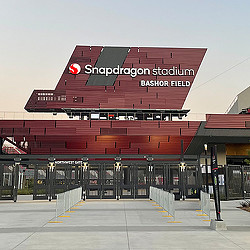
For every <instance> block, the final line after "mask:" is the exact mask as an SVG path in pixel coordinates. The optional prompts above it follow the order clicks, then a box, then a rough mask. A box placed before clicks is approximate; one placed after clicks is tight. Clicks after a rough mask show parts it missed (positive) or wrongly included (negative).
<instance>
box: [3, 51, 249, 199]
mask: <svg viewBox="0 0 250 250" xmlns="http://www.w3.org/2000/svg"><path fill="white" fill-rule="evenodd" d="M205 53H206V49H202V48H152V47H102V46H76V48H75V50H74V51H73V54H72V56H71V57H70V59H69V62H68V64H67V65H66V67H65V70H64V72H63V74H62V76H61V78H60V79H59V81H58V83H57V85H56V88H55V90H34V91H33V93H32V94H31V97H30V98H29V100H28V102H27V104H26V106H25V110H26V111H28V112H42V113H46V112H50V113H53V114H55V115H56V114H59V113H64V114H67V115H68V119H67V120H0V137H1V140H0V142H1V147H0V148H1V152H0V153H1V155H0V164H1V165H0V181H1V186H0V198H1V199H9V198H12V197H13V190H15V188H14V187H16V184H17V183H18V178H17V176H18V174H19V184H20V181H21V179H20V173H21V172H22V171H24V170H25V169H27V170H25V173H29V174H27V176H30V177H29V178H30V179H31V180H32V182H33V180H34V182H33V185H34V188H33V197H34V199H47V198H48V197H51V196H52V198H55V194H56V193H59V192H62V191H65V190H68V189H72V188H75V187H78V186H83V189H84V192H85V195H86V198H98V199H99V198H102V199H104V198H114V199H115V198H147V197H148V195H149V187H150V186H152V185H153V186H156V187H159V188H163V189H165V190H172V191H173V192H174V193H175V194H176V198H177V199H178V198H179V197H180V194H181V193H182V194H184V195H185V196H186V197H187V198H192V197H199V190H200V189H202V187H203V185H204V183H205V175H204V173H205V170H204V169H205V168H204V164H205V159H208V164H209V148H210V146H212V145H217V148H218V162H219V165H220V186H221V187H220V188H221V192H222V195H224V196H223V197H224V198H225V199H230V198H242V197H249V196H250V166H249V165H248V164H249V159H250V156H249V151H250V115H249V112H241V111H242V110H243V109H244V108H245V109H246V110H247V111H249V106H250V105H249V102H248V104H247V101H246V100H250V94H249V91H248V92H247V93H248V94H247V93H245V94H244V95H243V94H242V96H244V102H241V101H240V95H239V98H238V99H237V102H234V104H233V106H232V108H231V112H229V113H230V114H208V115H207V116H206V121H186V120H185V121H184V120H182V119H183V118H184V117H186V116H188V112H189V111H190V110H185V109H183V104H184V102H185V100H186V98H187V95H188V93H189V91H190V88H191V87H192V85H193V84H194V81H195V77H196V75H197V73H198V70H199V67H200V65H201V62H202V60H203V58H204V56H205ZM246 95H248V96H249V98H248V99H247V98H246V97H245V96H246ZM242 103H244V105H246V106H244V107H242V106H240V105H243V104H242ZM247 105H249V106H247ZM239 109H241V110H240V112H239ZM5 142H8V143H11V144H12V145H14V147H15V148H16V149H17V151H15V152H11V151H8V150H5V148H4V143H5ZM204 145H207V148H204ZM13 153H14V154H13ZM181 165H182V168H181V167H180V166H181ZM13 166H14V167H13ZM183 166H184V167H183ZM22 174H23V173H22ZM209 182H211V178H210V177H209Z"/></svg>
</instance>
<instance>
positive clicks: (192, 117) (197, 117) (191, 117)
mask: <svg viewBox="0 0 250 250" xmlns="http://www.w3.org/2000/svg"><path fill="white" fill-rule="evenodd" d="M55 114H56V115H54V114H53V113H40V112H39V113H29V112H11V111H0V120H69V117H68V115H67V114H66V113H56V112H55ZM74 119H79V118H78V117H74ZM98 119H100V118H98ZM123 120H124V119H123ZM175 120H176V121H180V120H179V118H177V117H173V121H175ZM182 120H183V121H205V120H206V115H205V114H202V113H188V115H187V116H186V117H183V118H182Z"/></svg>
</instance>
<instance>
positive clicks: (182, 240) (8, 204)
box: [0, 196, 250, 250]
mask: <svg viewBox="0 0 250 250" xmlns="http://www.w3.org/2000/svg"><path fill="white" fill-rule="evenodd" d="M239 204H240V201H238V200H237V201H224V202H222V219H223V220H224V221H225V223H226V225H227V227H228V230H227V231H214V230H211V229H210V227H209V225H210V222H209V221H204V220H208V218H207V217H204V216H198V215H199V214H201V212H199V211H196V210H199V209H200V202H199V201H198V200H186V201H176V202H175V207H176V218H175V221H178V223H168V222H171V221H173V218H170V217H163V216H166V214H167V213H164V212H159V211H161V209H159V207H157V206H155V203H152V202H150V201H149V200H119V201H116V200H87V201H86V202H84V203H79V204H78V206H77V207H76V209H74V210H73V209H72V211H74V212H72V213H66V214H65V215H66V216H69V217H60V218H58V219H56V218H54V217H55V207H56V202H55V201H52V202H49V201H33V200H32V199H31V197H29V196H19V199H18V202H16V203H14V202H12V201H0V249H1V250H2V249H4V250H8V249H17V250H21V249H22V250H30V249H90V250H92V249H109V250H112V249H114V250H123V249H124V250H125V249H126V250H127V249H131V250H132V249H133V250H136V249H143V250H147V249H150V250H154V249H155V250H158V249H159V250H162V249H169V250H171V249H175V250H176V249H178V250H182V249H192V250H194V249H202V250H203V249H250V213H249V212H246V211H243V210H241V209H239V208H237V207H238V206H239ZM211 208H212V210H211V217H212V218H213V217H214V215H215V212H214V203H213V202H211ZM49 221H59V222H61V223H49Z"/></svg>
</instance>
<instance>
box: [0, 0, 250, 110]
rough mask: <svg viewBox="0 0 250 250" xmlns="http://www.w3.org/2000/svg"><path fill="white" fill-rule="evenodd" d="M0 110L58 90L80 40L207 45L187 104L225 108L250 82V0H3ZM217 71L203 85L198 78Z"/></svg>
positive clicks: (195, 107)
mask: <svg viewBox="0 0 250 250" xmlns="http://www.w3.org/2000/svg"><path fill="white" fill-rule="evenodd" d="M0 4H1V5H0V18H1V19H0V20H1V21H0V93H1V95H0V97H1V98H0V111H24V106H25V104H26V102H27V100H28V98H29V96H30V95H31V93H32V91H33V89H54V88H55V86H56V84H57V82H58V80H59V78H60V76H61V74H62V72H63V70H64V68H65V65H66V63H67V62H68V60H69V57H70V55H71V53H72V51H73V49H74V47H75V45H76V44H79V45H119V46H163V47H205V48H208V51H207V54H206V56H205V58H204V60H203V63H202V65H201V68H200V71H199V72H198V75H197V77H196V80H195V82H194V85H193V87H192V89H191V91H190V93H189V95H188V98H187V100H186V103H185V105H184V108H187V109H191V110H192V112H193V113H224V112H225V110H226V109H227V107H228V106H229V105H230V103H231V101H232V100H233V99H234V97H235V96H236V95H237V94H238V93H239V92H241V91H242V90H244V89H245V88H246V87H248V86H249V85H250V59H248V60H246V61H245V62H243V63H241V64H239V65H238V66H236V67H234V68H233V69H231V70H229V71H227V72H226V73H224V74H222V75H220V76H218V77H216V76H217V75H219V74H221V73H223V72H225V71H226V70H228V69H229V68H231V67H233V66H235V65H237V64H238V63H240V62H242V61H243V60H245V59H247V58H249V57H250V1H249V0H206V1H205V0H171V1H169V0H162V1H161V0H154V1H148V0H126V1H124V0H123V1H119V0H105V1H104V0H99V1H97V0H89V1H86V0H79V1H77V0H68V1H66V0H42V1H41V0H8V1H3V0H0ZM214 77H216V78H215V79H213V80H211V81H209V82H208V83H206V84H204V85H203V86H201V87H198V86H199V85H201V84H203V83H205V82H207V81H208V80H210V79H212V78H214Z"/></svg>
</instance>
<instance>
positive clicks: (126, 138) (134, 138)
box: [0, 120, 200, 154]
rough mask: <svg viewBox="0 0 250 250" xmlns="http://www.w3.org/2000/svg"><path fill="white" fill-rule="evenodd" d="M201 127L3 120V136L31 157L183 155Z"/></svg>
mask: <svg viewBox="0 0 250 250" xmlns="http://www.w3.org/2000/svg"><path fill="white" fill-rule="evenodd" d="M199 125H200V122H195V121H193V122H187V121H173V122H171V121H98V120H96V121H82V120H63V121H61V120H58V121H49V120H40V121H36V120H34V121H31V120H26V121H24V120H16V121H13V120H12V121H11V120H2V121H0V136H1V137H3V138H6V137H13V138H14V140H15V142H16V144H17V145H18V146H19V147H20V148H21V149H23V150H26V152H27V153H29V154H180V153H181V140H183V141H184V150H185V149H186V148H187V147H188V145H189V143H190V142H191V140H192V138H193V136H194V135H195V133H196V131H197V129H198V127H199ZM25 142H27V143H25ZM23 145H26V146H25V147H26V148H25V147H24V146H23Z"/></svg>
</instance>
